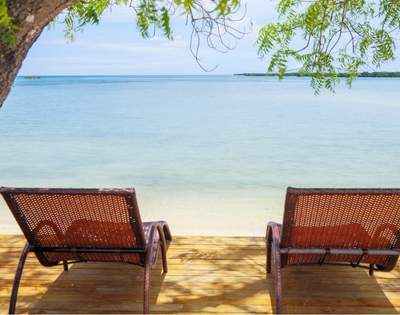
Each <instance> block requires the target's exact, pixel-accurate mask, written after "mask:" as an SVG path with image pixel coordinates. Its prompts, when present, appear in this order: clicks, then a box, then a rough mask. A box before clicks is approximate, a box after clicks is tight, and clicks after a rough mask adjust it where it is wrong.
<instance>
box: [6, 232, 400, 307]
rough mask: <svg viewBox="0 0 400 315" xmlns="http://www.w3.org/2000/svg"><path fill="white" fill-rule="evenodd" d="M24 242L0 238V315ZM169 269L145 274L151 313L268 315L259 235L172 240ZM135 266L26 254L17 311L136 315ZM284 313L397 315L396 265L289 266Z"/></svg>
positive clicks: (399, 276)
mask: <svg viewBox="0 0 400 315" xmlns="http://www.w3.org/2000/svg"><path fill="white" fill-rule="evenodd" d="M23 244H24V238H23V237H22V236H20V235H18V236H16V235H0V313H5V312H7V308H8V299H9V295H10V291H11V284H12V280H13V278H14V272H15V268H16V265H17V262H18V257H19V252H20V250H21V247H22V246H23ZM168 257H169V267H170V271H169V273H168V274H167V275H165V276H162V275H161V264H160V262H158V264H157V266H156V267H155V268H154V271H153V275H152V284H153V285H152V289H151V303H152V305H151V310H152V312H154V313H199V314H200V313H271V312H272V311H273V307H274V305H273V303H272V299H273V292H274V285H273V282H272V276H269V275H268V276H266V274H265V244H264V240H263V238H249V237H176V238H175V239H174V242H173V243H172V244H171V246H170V248H169V251H168ZM142 280H143V274H142V269H141V268H139V267H136V266H131V265H127V264H113V263H81V264H74V265H72V266H71V268H70V271H68V272H64V271H63V270H62V267H61V266H56V267H51V268H46V267H43V266H41V265H40V264H39V263H38V261H37V260H36V258H35V256H34V255H33V254H29V256H28V260H27V263H26V269H25V270H24V274H23V278H22V281H21V288H20V291H19V298H18V305H17V311H18V312H25V313H141V312H142ZM283 295H284V311H285V312H288V313H327V312H329V313H398V312H400V266H399V267H397V268H396V269H395V270H393V271H392V272H390V273H385V272H376V273H375V275H374V276H373V277H369V276H368V271H367V270H365V269H361V268H350V267H343V266H312V267H309V266H296V267H289V268H285V269H284V270H283Z"/></svg>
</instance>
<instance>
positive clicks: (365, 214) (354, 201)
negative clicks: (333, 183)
mask: <svg viewBox="0 0 400 315" xmlns="http://www.w3.org/2000/svg"><path fill="white" fill-rule="evenodd" d="M281 246H282V247H284V248H288V247H297V248H313V247H316V248H364V249H367V248H398V247H400V189H296V188H288V190H287V195H286V203H285V214H284V219H283V227H282V240H281Z"/></svg>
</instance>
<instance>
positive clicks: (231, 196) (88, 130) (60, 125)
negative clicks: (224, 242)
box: [0, 76, 400, 235]
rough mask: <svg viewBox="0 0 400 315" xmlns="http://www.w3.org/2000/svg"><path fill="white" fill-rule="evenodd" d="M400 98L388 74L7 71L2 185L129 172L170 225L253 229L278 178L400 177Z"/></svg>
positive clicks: (276, 198) (271, 203)
mask: <svg viewBox="0 0 400 315" xmlns="http://www.w3.org/2000/svg"><path fill="white" fill-rule="evenodd" d="M399 99H400V80H399V79H370V78H364V79H359V80H357V81H356V82H355V84H354V86H353V88H352V89H348V88H347V87H344V86H343V87H340V88H339V89H338V90H337V92H336V93H335V94H331V93H323V94H322V95H320V96H315V95H314V94H313V91H312V90H311V88H310V87H309V82H308V79H305V78H288V79H285V80H283V81H278V80H277V79H275V78H261V77H237V76H129V77H126V76H125V77H42V78H40V79H39V80H25V79H23V78H18V79H17V81H16V83H15V86H14V88H13V90H12V93H11V94H10V95H9V97H8V99H7V101H6V102H5V104H4V106H3V108H1V109H0V134H1V138H0V150H1V151H0V152H1V160H0V185H4V186H40V187H45V186H51V187H54V186H55V187H131V186H134V187H135V188H136V190H137V192H138V197H139V204H140V206H141V208H142V214H143V217H144V218H145V219H161V218H162V219H166V220H168V221H170V223H171V225H172V227H171V228H172V229H173V230H174V231H175V232H176V233H178V234H231V235H263V233H264V228H265V224H266V222H267V221H268V220H271V219H274V220H279V219H281V217H282V212H283V198H284V193H285V188H286V187H287V186H289V185H290V186H301V187H395V186H396V187H400V176H399V173H400V158H399V157H400V139H399V136H400V103H399ZM0 214H1V216H0V228H1V227H2V228H3V230H4V231H5V230H7V231H8V230H9V231H11V230H13V229H16V226H15V224H14V221H13V219H12V218H11V216H10V215H9V213H8V210H7V209H5V206H4V204H0Z"/></svg>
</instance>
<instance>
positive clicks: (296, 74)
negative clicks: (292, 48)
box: [234, 71, 400, 78]
mask: <svg viewBox="0 0 400 315" xmlns="http://www.w3.org/2000/svg"><path fill="white" fill-rule="evenodd" d="M234 75H242V76H249V77H277V76H278V74H277V73H235V74H234ZM285 76H286V77H310V76H311V73H300V72H288V73H285ZM338 76H339V77H341V78H346V77H348V76H349V75H348V74H347V73H344V72H342V73H338ZM358 76H359V77H362V78H400V72H385V71H380V72H360V74H359V75H358Z"/></svg>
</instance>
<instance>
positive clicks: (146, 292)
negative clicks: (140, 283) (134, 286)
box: [143, 263, 151, 314]
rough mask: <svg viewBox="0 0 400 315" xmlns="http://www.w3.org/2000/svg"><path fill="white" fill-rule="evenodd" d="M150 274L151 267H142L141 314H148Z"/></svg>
mask: <svg viewBox="0 0 400 315" xmlns="http://www.w3.org/2000/svg"><path fill="white" fill-rule="evenodd" d="M150 272H151V265H150V264H147V263H146V264H145V266H144V296H143V314H149V312H150Z"/></svg>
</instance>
